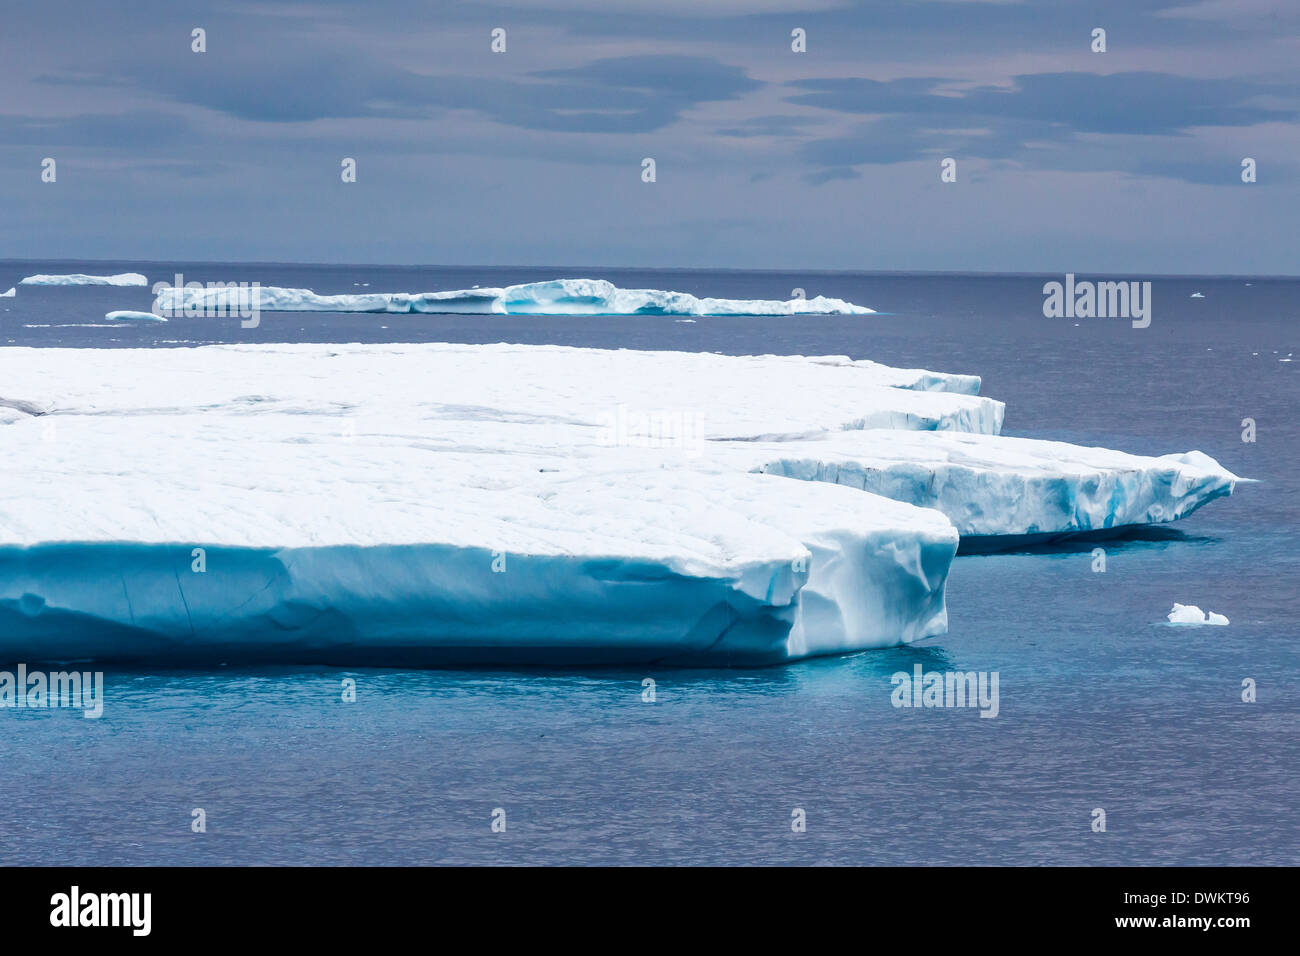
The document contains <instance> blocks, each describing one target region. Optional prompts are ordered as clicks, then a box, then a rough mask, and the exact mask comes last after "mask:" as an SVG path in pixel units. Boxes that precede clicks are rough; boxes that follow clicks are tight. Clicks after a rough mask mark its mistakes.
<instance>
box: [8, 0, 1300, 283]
mask: <svg viewBox="0 0 1300 956" xmlns="http://www.w3.org/2000/svg"><path fill="white" fill-rule="evenodd" d="M200 28H201V29H202V30H203V31H205V41H206V51H205V52H201V53H200V52H195V51H194V50H193V49H192V47H193V43H194V41H193V31H194V30H195V29H200ZM1099 28H1100V29H1102V30H1104V31H1105V45H1106V49H1105V52H1095V51H1094V49H1093V47H1094V45H1095V40H1094V31H1095V30H1097V29H1099ZM498 29H499V30H504V31H505V32H504V43H505V51H504V52H494V51H493V49H492V46H493V31H494V30H498ZM796 30H799V31H803V36H804V38H805V41H804V42H805V45H806V50H805V51H803V52H796V50H795V49H793V46H795V45H796V44H795V40H794V39H793V32H794V31H796ZM647 158H649V159H653V160H654V173H655V177H654V181H653V182H646V181H644V177H643V168H644V164H643V161H644V160H645V159H647ZM1246 158H1251V159H1253V160H1254V161H1255V171H1256V181H1255V182H1251V183H1246V182H1243V181H1242V172H1243V170H1242V162H1243V160H1244V159H1246ZM47 159H53V160H54V173H55V177H56V178H55V181H54V182H45V181H42V171H43V168H44V167H43V162H44V161H45V160H47ZM344 159H352V160H355V164H356V181H355V182H344V181H343V176H342V169H343V161H344ZM945 159H951V160H953V161H954V166H953V169H954V171H955V181H954V182H944V181H942V178H941V172H942V169H943V161H944V160H945ZM46 166H48V164H46ZM1298 214H1300V3H1298V2H1296V0H1200V2H1186V0H1058V2H1053V0H1024V2H1013V0H996V2H995V0H953V2H941V0H863V2H853V0H805V2H793V0H788V2H787V0H750V2H740V0H712V2H710V0H514V2H511V3H501V4H497V3H469V2H459V3H441V2H414V0H407V2H401V0H367V2H365V3H359V2H352V0H304V2H284V3H276V2H266V3H255V2H186V0H166V2H164V0H134V2H131V3H125V2H117V3H112V2H103V0H97V2H84V0H82V2H73V0H42V2H40V3H25V4H17V3H14V4H7V5H6V10H5V15H4V23H3V30H0V258H24V259H53V258H59V259H63V258H101V259H162V260H169V261H173V260H211V261H286V262H287V261H292V262H352V263H391V264H407V263H409V264H447V265H456V264H480V265H512V264H513V265H523V264H528V265H588V266H601V265H604V266H645V267H687V268H702V269H707V268H753V269H827V270H855V271H856V270H862V271H874V270H890V271H912V270H919V271H928V270H934V271H980V272H1045V273H1065V272H1076V273H1115V274H1130V275H1143V274H1149V275H1168V274H1198V275H1212V274H1254V275H1263V274H1275V275H1295V274H1300V255H1298V254H1297V253H1298V251H1300V242H1298V241H1297V235H1300V229H1298V228H1297V219H1298Z"/></svg>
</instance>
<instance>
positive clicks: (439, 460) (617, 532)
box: [0, 344, 1236, 665]
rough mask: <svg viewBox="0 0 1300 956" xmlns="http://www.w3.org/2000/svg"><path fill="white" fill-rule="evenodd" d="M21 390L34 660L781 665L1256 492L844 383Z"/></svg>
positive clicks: (24, 535)
mask: <svg viewBox="0 0 1300 956" xmlns="http://www.w3.org/2000/svg"><path fill="white" fill-rule="evenodd" d="M0 383H3V388H4V394H5V395H6V396H7V397H5V398H0V451H3V452H5V454H2V455H0V658H4V657H8V658H10V659H14V660H28V661H35V660H50V659H67V658H74V657H84V658H94V659H102V660H110V659H112V660H131V661H145V662H155V663H156V662H164V661H169V662H176V663H186V662H190V663H211V662H214V661H229V660H240V661H245V660H259V661H293V662H308V661H321V662H334V663H356V664H381V663H388V662H392V663H443V662H447V663H455V662H482V663H511V662H524V663H542V662H623V663H631V662H659V661H662V662H672V663H681V664H734V665H751V664H754V665H757V664H770V663H777V662H782V661H788V660H797V659H800V658H803V657H807V656H811V655H817V654H831V653H844V652H849V651H856V650H862V649H866V648H875V647H885V646H892V645H897V644H905V643H908V642H911V641H915V640H919V639H921V638H924V637H930V636H934V635H937V634H942V633H944V632H945V630H946V627H947V608H946V604H945V598H944V590H945V583H946V576H947V572H948V569H949V566H950V563H951V561H952V560H953V558H954V555H955V554H956V552H957V549H958V546H959V544H963V545H964V544H965V543H966V542H967V541H968V540H979V539H982V538H987V539H989V540H1005V539H1011V538H1014V537H1015V536H1018V535H1037V534H1048V535H1059V534H1065V533H1071V532H1077V531H1083V530H1091V529H1094V528H1111V527H1117V526H1118V525H1119V523H1121V522H1150V521H1164V520H1173V518H1175V517H1178V516H1181V515H1184V514H1187V513H1190V511H1191V510H1193V509H1194V508H1195V507H1199V505H1200V504H1202V503H1204V501H1208V500H1211V498H1213V497H1217V496H1220V495H1223V494H1227V493H1230V492H1231V490H1232V485H1233V482H1234V481H1235V480H1236V477H1235V476H1233V475H1231V474H1230V473H1228V472H1226V471H1224V470H1223V469H1222V468H1221V467H1220V466H1219V465H1218V464H1217V462H1214V460H1213V459H1211V458H1209V457H1208V456H1205V455H1202V454H1200V453H1197V452H1189V453H1187V454H1186V455H1179V456H1163V457H1161V458H1143V457H1140V456H1134V455H1127V454H1125V453H1123V452H1116V451H1109V450H1106V449H1095V448H1077V447H1075V446H1071V445H1066V444H1063V443H1059V442H1041V441H1037V440H1033V439H1019V438H1007V437H1003V436H1000V435H999V434H998V432H999V430H1000V427H1001V423H1002V416H1003V406H1002V403H1000V402H996V401H994V400H992V399H989V398H986V397H984V396H981V395H979V394H978V392H979V388H980V381H979V378H978V377H977V376H971V375H956V374H947V373H941V372H932V371H928V370H924V369H898V368H891V367H889V366H885V365H880V364H877V363H874V362H870V361H863V360H853V359H850V358H848V357H846V356H814V357H802V356H776V355H765V356H725V355H717V354H713V353H674V352H639V351H632V350H599V349H580V348H567V347H557V346H519V345H506V344H498V345H485V346H466V345H449V344H384V345H355V344H353V345H334V344H330V345H321V344H305V345H243V346H230V345H223V346H203V347H198V348H173V349H162V348H160V349H27V348H4V349H0ZM47 436H48V437H47ZM963 535H964V536H965V537H962V536H963Z"/></svg>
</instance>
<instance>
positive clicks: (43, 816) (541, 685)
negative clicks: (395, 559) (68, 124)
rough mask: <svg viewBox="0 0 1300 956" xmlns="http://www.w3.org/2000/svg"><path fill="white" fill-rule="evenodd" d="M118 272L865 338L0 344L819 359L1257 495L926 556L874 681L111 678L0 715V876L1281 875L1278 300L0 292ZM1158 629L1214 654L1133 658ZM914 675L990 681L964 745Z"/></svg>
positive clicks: (1298, 680)
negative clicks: (1076, 867)
mask: <svg viewBox="0 0 1300 956" xmlns="http://www.w3.org/2000/svg"><path fill="white" fill-rule="evenodd" d="M124 271H133V272H143V273H145V274H146V275H147V276H148V277H149V280H150V282H151V283H152V282H155V281H159V280H163V281H171V279H172V277H173V276H174V275H175V274H177V273H181V274H183V275H184V277H185V280H186V281H200V282H206V281H222V282H231V281H250V282H251V281H258V282H260V283H262V284H263V285H277V286H290V287H303V288H310V289H313V290H315V291H317V292H321V293H342V292H420V291H432V290H438V289H453V288H467V287H469V286H472V285H482V286H495V285H503V284H508V283H512V282H525V281H533V280H540V279H549V278H557V277H568V276H591V277H598V278H606V279H609V280H611V281H612V282H614V283H615V284H616V285H619V286H621V287H624V288H638V287H650V288H658V289H673V290H677V291H683V292H691V293H694V294H697V295H711V296H717V297H727V298H746V299H749V298H768V299H785V298H788V297H790V295H791V291H792V290H793V289H795V288H802V289H804V290H805V291H806V293H807V295H808V296H810V297H811V296H814V295H818V294H821V295H828V296H834V297H839V298H843V299H847V300H849V301H851V302H855V303H858V304H861V305H866V306H869V307H871V308H873V309H876V310H877V311H878V312H879V313H880V314H878V315H869V316H795V317H726V318H704V317H701V318H699V319H697V320H695V321H690V322H687V321H681V320H679V319H674V318H672V317H538V316H485V315H459V316H457V315H451V316H440V315H423V314H415V315H405V314H373V315H372V314H361V315H353V314H332V313H309V314H301V313H297V314H274V313H264V314H263V315H262V316H261V323H260V325H259V327H257V328H255V329H244V328H241V327H240V323H239V320H238V319H233V318H232V319H188V320H187V319H173V320H172V321H170V322H168V323H166V324H162V323H156V324H155V323H150V324H148V325H122V324H116V325H113V324H109V323H105V322H104V321H103V319H102V317H103V314H104V313H105V312H107V311H110V310H114V309H138V310H148V309H149V308H150V304H151V302H152V295H151V294H150V291H149V290H148V289H134V288H125V289H124V288H107V287H78V288H37V287H20V289H19V292H18V295H17V296H16V297H14V298H0V345H20V346H63V347H78V348H139V347H151V348H152V347H158V348H162V347H189V346H195V345H203V344H208V343H214V342H240V343H255V342H421V341H446V342H470V343H474V342H479V343H481V342H519V343H553V344H561V345H575V346H593V347H600V348H632V349H667V350H684V351H701V350H703V351H716V352H724V353H732V354H748V353H787V354H844V355H849V356H851V357H854V358H870V359H874V360H876V361H879V362H883V363H886V364H890V365H897V366H907V367H924V368H931V369H936V370H942V371H952V372H971V373H977V374H979V375H981V376H983V379H984V385H983V389H982V394H985V395H988V396H990V397H993V398H997V399H1001V400H1004V401H1006V402H1007V416H1006V425H1005V428H1004V433H1005V434H1008V435H1028V436H1034V437H1042V438H1054V439H1060V440H1065V441H1071V442H1075V443H1079V444H1092V445H1105V446H1108V447H1113V448H1119V449H1122V450H1125V451H1132V452H1138V453H1143V454H1165V453H1169V452H1183V451H1187V450H1190V449H1199V450H1201V451H1203V452H1205V453H1207V454H1209V455H1211V456H1213V457H1215V458H1217V459H1218V460H1219V461H1220V462H1221V463H1222V464H1223V465H1224V466H1225V467H1227V468H1229V469H1231V470H1232V471H1234V472H1236V473H1237V474H1239V475H1242V476H1245V477H1249V478H1253V479H1257V480H1258V483H1255V484H1245V485H1241V486H1239V487H1238V489H1237V491H1236V493H1235V494H1234V495H1233V496H1232V497H1231V498H1228V499H1221V500H1219V501H1215V502H1212V503H1210V504H1209V505H1207V506H1206V507H1205V508H1204V509H1202V510H1201V511H1198V512H1197V513H1196V514H1194V515H1192V516H1191V517H1190V518H1187V519H1185V520H1183V521H1180V522H1177V523H1176V524H1174V525H1172V526H1167V527H1166V528H1161V529H1157V530H1154V531H1151V532H1149V533H1146V534H1143V535H1140V536H1136V537H1133V538H1129V539H1124V540H1113V541H1106V542H1103V543H1102V544H1101V546H1103V547H1104V548H1105V550H1106V556H1107V567H1106V571H1105V573H1096V572H1094V571H1093V570H1092V567H1093V557H1092V550H1093V548H1095V547H1098V543H1096V542H1089V543H1086V544H1084V543H1078V544H1066V545H1057V546H1051V547H1042V548H1038V549H1034V550H1025V551H1021V552H1017V553H1006V554H996V555H972V556H961V557H958V558H957V560H956V561H955V562H954V564H953V566H952V570H951V574H950V576H949V581H948V609H949V632H948V634H946V635H944V636H942V637H937V638H931V639H929V640H926V641H924V642H922V643H920V644H917V645H913V646H910V647H906V648H898V649H892V650H887V651H868V652H864V653H860V654H855V655H850V656H845V657H835V658H823V659H817V660H810V661H804V662H801V663H797V664H792V665H788V666H784V667H775V668H766V669H754V670H726V671H723V670H669V669H658V668H633V669H619V670H609V669H597V668H591V669H578V670H572V669H570V670H531V671H517V670H491V669H481V670H395V669H370V670H365V669H362V670H357V669H346V670H345V669H338V668H325V667H302V668H294V667H278V668H256V669H249V668H238V667H234V666H232V667H225V668H219V669H215V670H211V671H204V672H192V671H155V670H148V669H136V670H122V669H111V670H108V671H107V672H106V675H105V679H106V690H105V698H106V701H105V708H104V714H103V717H102V718H101V719H99V720H86V719H83V718H82V716H81V715H80V713H79V712H76V711H71V710H43V711H34V710H0V864H4V865H12V864H21V863H44V864H63V863H66V864H100V865H107V864H146V863H158V864H223V863H239V864H295V863H297V864H342V863H378V864H390V863H392V864H397V863H407V864H415V863H453V864H472V863H490V864H521V863H571V864H584V863H602V864H649V865H655V864H692V863H708V864H825V863H835V864H1193V865H1202V864H1203V865H1210V864H1260V863H1267V864H1297V863H1300V814H1297V812H1296V811H1297V793H1300V694H1298V693H1297V688H1298V687H1300V653H1298V647H1300V645H1298V643H1297V637H1298V631H1300V628H1298V627H1297V624H1296V619H1297V616H1298V614H1300V607H1298V603H1300V602H1298V600H1297V590H1298V589H1297V586H1296V582H1297V572H1300V544H1297V537H1296V535H1297V525H1298V524H1300V522H1298V521H1297V519H1298V518H1300V506H1298V505H1297V501H1298V500H1300V421H1298V419H1300V402H1297V397H1298V396H1300V392H1298V391H1297V380H1296V378H1295V376H1296V374H1297V364H1296V363H1295V362H1293V361H1292V360H1291V358H1292V354H1293V352H1294V351H1300V280H1296V279H1265V278H1152V277H1140V278H1142V279H1149V280H1150V281H1151V282H1152V298H1151V310H1152V311H1151V317H1152V321H1151V325H1150V327H1149V328H1145V329H1135V328H1132V327H1131V325H1130V323H1129V322H1128V321H1127V320H1123V319H1065V318H1045V317H1044V314H1043V300H1044V295H1043V291H1042V288H1043V284H1044V282H1047V281H1051V280H1057V281H1060V280H1062V279H1063V276H1060V275H1057V276H1013V275H1008V276H984V275H980V276H976V275H939V274H904V275H897V274H890V275H884V274H854V273H829V272H828V273H809V272H799V273H794V272H792V273H780V272H740V271H709V270H632V269H610V268H590V267H587V268H574V267H568V268H557V267H545V268H543V267H528V268H509V269H503V268H481V267H480V268H474V267H445V268H433V267H387V266H338V265H329V266H325V265H279V264H213V263H202V264H200V263H139V262H121V263H111V262H93V263H92V262H12V261H9V262H3V261H0V291H3V290H4V289H7V288H8V287H9V286H11V285H16V284H17V282H18V280H19V279H21V278H22V277H23V276H25V275H30V274H33V273H72V272H87V273H93V274H106V273H111V272H124ZM1080 278H1084V277H1082V276H1081V277H1080ZM1088 278H1098V279H1115V278H1120V277H1118V276H1097V277H1088ZM1134 278H1139V277H1134ZM367 283H368V284H367ZM1197 292H1199V293H1201V296H1202V297H1196V298H1193V297H1192V296H1193V293H1197ZM772 386H773V388H778V389H779V388H780V387H781V383H779V382H773V383H772ZM4 395H5V388H4V383H3V381H0V396H4ZM1247 418H1250V419H1253V420H1254V422H1255V428H1256V440H1255V441H1253V442H1245V441H1243V440H1242V434H1243V428H1244V426H1243V420H1244V419H1247ZM33 480H39V476H37V475H33ZM3 492H4V489H0V494H2V493H3ZM1174 602H1179V603H1183V604H1197V605H1199V606H1201V607H1202V608H1205V609H1211V610H1214V611H1217V612H1221V613H1224V614H1226V615H1227V616H1228V617H1229V619H1230V620H1231V624H1230V626H1228V627H1226V628H1223V627H1203V628H1176V627H1170V626H1168V625H1167V624H1166V623H1165V615H1166V614H1167V613H1168V611H1169V609H1170V607H1171V605H1172V604H1173V603H1174ZM918 664H919V665H921V666H922V667H923V669H924V670H926V671H931V670H943V671H954V670H959V671H987V672H992V671H996V672H998V674H999V676H1000V705H999V712H998V715H997V717H996V718H994V719H984V718H981V717H980V714H979V711H978V710H976V709H971V708H951V709H944V708H937V709H925V708H920V709H918V708H896V707H894V706H893V704H892V703H891V695H892V691H893V685H892V683H891V675H893V674H894V673H896V672H899V671H904V672H909V673H910V672H911V671H912V669H913V668H914V666H916V665H918ZM647 677H649V678H652V679H653V680H654V682H655V700H654V701H653V702H647V701H645V700H643V696H642V695H643V685H642V681H643V680H644V679H645V678H647ZM345 679H351V680H354V681H355V682H356V701H355V703H346V702H344V701H343V699H342V696H343V695H342V690H341V689H342V687H343V682H344V681H345ZM1247 679H1250V680H1252V681H1254V682H1255V685H1256V687H1257V694H1258V698H1257V700H1256V701H1255V702H1253V703H1246V702H1244V701H1243V700H1242V686H1243V681H1244V680H1247ZM198 809H201V810H203V811H204V813H203V819H204V820H205V823H206V831H205V832H202V833H196V832H194V831H193V830H192V823H193V821H194V819H195V811H196V810H198ZM498 809H500V810H503V811H504V817H505V820H506V827H505V830H504V832H496V831H494V829H493V827H492V823H493V819H494V811H496V810H498ZM1095 809H1103V810H1105V813H1106V830H1105V832H1094V831H1093V829H1092V822H1093V811H1094V810H1095ZM800 810H801V811H803V814H804V818H805V819H806V831H805V832H795V831H794V830H793V829H792V826H791V823H792V819H794V815H795V814H796V812H797V811H800Z"/></svg>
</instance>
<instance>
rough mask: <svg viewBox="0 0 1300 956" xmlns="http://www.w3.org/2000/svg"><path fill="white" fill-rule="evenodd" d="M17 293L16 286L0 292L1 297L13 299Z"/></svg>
mask: <svg viewBox="0 0 1300 956" xmlns="http://www.w3.org/2000/svg"><path fill="white" fill-rule="evenodd" d="M17 294H18V290H17V289H16V288H10V290H9V291H8V292H0V299H12V298H13V297H14V296H16V295H17Z"/></svg>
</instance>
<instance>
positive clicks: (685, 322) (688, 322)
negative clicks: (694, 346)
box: [675, 319, 695, 325]
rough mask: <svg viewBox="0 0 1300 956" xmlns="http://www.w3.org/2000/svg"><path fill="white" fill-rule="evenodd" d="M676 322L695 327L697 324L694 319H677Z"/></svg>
mask: <svg viewBox="0 0 1300 956" xmlns="http://www.w3.org/2000/svg"><path fill="white" fill-rule="evenodd" d="M675 321H677V322H681V323H683V324H684V325H694V324H695V320H694V319H676V320H675Z"/></svg>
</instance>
